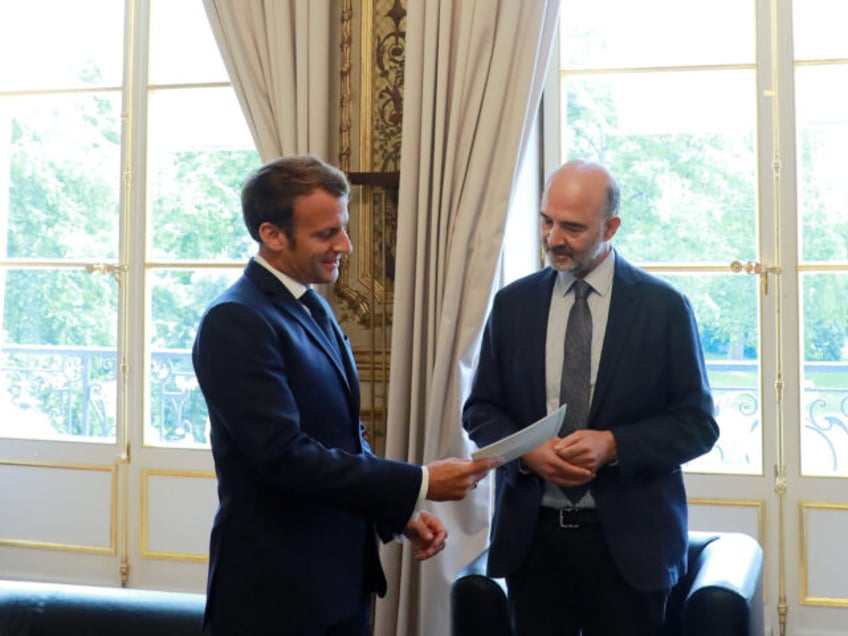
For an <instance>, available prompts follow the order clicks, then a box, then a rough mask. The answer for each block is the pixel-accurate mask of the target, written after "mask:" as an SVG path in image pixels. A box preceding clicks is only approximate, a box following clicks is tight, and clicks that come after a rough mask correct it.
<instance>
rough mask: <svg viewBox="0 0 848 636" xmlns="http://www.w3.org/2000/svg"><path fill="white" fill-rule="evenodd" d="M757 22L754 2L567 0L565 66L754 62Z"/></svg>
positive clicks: (563, 22) (564, 12) (563, 18)
mask: <svg viewBox="0 0 848 636" xmlns="http://www.w3.org/2000/svg"><path fill="white" fill-rule="evenodd" d="M754 20H755V3H754V2H753V0H747V1H740V0H713V1H711V2H695V1H693V0H687V1H681V0H640V1H639V2H622V1H621V0H594V1H593V2H585V0H563V3H562V8H561V10H560V23H561V28H562V36H563V37H562V42H563V45H562V48H561V54H560V55H561V63H560V66H561V67H563V68H567V69H585V68H633V67H646V66H660V65H663V66H664V65H667V64H668V63H669V61H670V60H673V63H674V64H675V65H676V66H692V65H702V64H752V63H753V62H754V58H755V50H754V46H755V37H754V33H755V30H754V29H755V23H754ZM717 34H720V38H721V46H716V36H717Z"/></svg>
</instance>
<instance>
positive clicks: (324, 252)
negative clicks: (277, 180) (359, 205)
mask: <svg viewBox="0 0 848 636" xmlns="http://www.w3.org/2000/svg"><path fill="white" fill-rule="evenodd" d="M347 203H348V202H347V198H344V197H343V198H340V199H339V198H336V197H335V196H333V195H332V194H329V193H328V192H325V191H324V190H315V191H314V192H312V193H311V194H307V195H305V196H302V197H298V198H297V199H295V202H294V224H293V229H292V232H293V238H294V240H289V238H288V237H287V236H285V235H284V236H283V237H282V241H281V245H282V249H281V250H280V251H279V253H278V257H277V259H276V261H277V262H276V264H275V266H276V267H277V268H278V269H280V270H281V271H283V272H285V273H286V274H288V275H289V276H291V277H292V278H294V279H295V280H297V281H300V282H301V283H304V284H320V283H332V282H335V280H336V279H337V278H338V277H339V261H340V259H341V256H342V254H350V253H351V252H352V251H353V245H352V244H351V242H350V238H348V235H347V232H346V230H345V227H346V226H347V222H348V219H349V214H348V210H347Z"/></svg>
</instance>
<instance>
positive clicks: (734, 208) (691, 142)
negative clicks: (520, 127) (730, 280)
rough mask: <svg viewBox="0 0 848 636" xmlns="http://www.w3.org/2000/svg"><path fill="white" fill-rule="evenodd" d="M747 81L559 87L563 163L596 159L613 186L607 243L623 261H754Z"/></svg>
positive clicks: (626, 81) (575, 80)
mask: <svg viewBox="0 0 848 636" xmlns="http://www.w3.org/2000/svg"><path fill="white" fill-rule="evenodd" d="M754 81H755V78H754V73H753V71H704V72H690V73H656V74H641V73H640V74H635V75H604V76H600V77H586V76H575V77H566V78H565V79H564V80H563V83H562V87H561V91H562V103H563V104H564V105H565V106H566V107H565V108H563V109H562V112H563V117H564V121H563V122H562V130H563V131H565V132H564V134H563V148H562V153H563V157H564V158H565V159H572V158H583V159H595V160H597V161H600V162H601V163H603V164H605V165H607V166H608V167H609V168H610V169H611V170H612V173H613V174H614V175H616V177H617V178H618V179H619V182H620V185H621V190H622V202H621V210H622V226H621V230H620V231H619V233H618V234H617V235H616V239H615V240H616V245H618V246H619V247H621V249H622V252H623V253H624V254H627V256H628V258H630V259H631V260H633V261H637V262H640V263H652V262H653V263H689V262H692V261H699V262H715V263H721V264H729V263H730V262H731V261H733V260H734V259H738V258H754V257H755V255H756V254H757V251H756V240H757V237H756V231H757V225H756V214H757V196H756V177H757V175H756V149H755V146H756V135H755V132H754V130H755V113H756V108H755V103H754V99H755V96H756V89H755V83H754ZM644 95H654V96H656V99H652V100H649V101H646V100H645V99H644V97H643V96H644ZM716 228H722V230H723V231H721V232H717V231H716Z"/></svg>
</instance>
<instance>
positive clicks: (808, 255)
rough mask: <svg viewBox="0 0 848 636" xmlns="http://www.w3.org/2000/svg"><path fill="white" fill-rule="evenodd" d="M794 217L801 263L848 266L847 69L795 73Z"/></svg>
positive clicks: (810, 69) (800, 70)
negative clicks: (795, 214) (796, 149)
mask: <svg viewBox="0 0 848 636" xmlns="http://www.w3.org/2000/svg"><path fill="white" fill-rule="evenodd" d="M795 77H796V79H795V92H796V113H797V122H798V123H797V129H798V133H797V134H798V208H799V209H798V216H799V225H800V227H801V257H802V259H803V260H805V261H823V262H833V261H845V260H848V179H846V178H845V162H844V154H845V148H846V146H848V93H846V91H845V90H834V87H838V86H843V87H845V86H848V65H845V66H827V67H804V68H799V69H797V71H796V74H795Z"/></svg>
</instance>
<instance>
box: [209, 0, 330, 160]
mask: <svg viewBox="0 0 848 636" xmlns="http://www.w3.org/2000/svg"><path fill="white" fill-rule="evenodd" d="M331 2H332V0H238V1H237V2H235V1H233V0H203V5H204V7H205V9H206V15H207V16H208V18H209V23H210V25H211V27H212V32H213V33H214V35H215V39H216V41H217V43H218V48H219V49H220V51H221V55H222V57H223V59H224V64H225V65H226V67H227V71H228V73H229V75H230V79H231V81H232V83H233V87H234V88H235V91H236V95H237V96H238V100H239V103H240V104H241V108H242V110H243V111H244V115H245V118H246V119H247V123H248V126H249V127H250V131H251V133H252V135H253V139H254V141H255V142H256V148H257V150H258V151H259V156H260V157H261V158H262V161H263V162H264V161H269V160H271V159H274V158H275V157H279V156H282V155H293V154H304V153H312V154H314V155H316V156H318V157H321V158H322V159H324V160H329V159H330V157H329V153H330V150H331V147H330V145H329V139H330V136H329V135H330V131H331V126H330V112H331V108H330V86H331V82H334V81H337V78H335V77H331V76H330V75H331V73H330V69H331V65H330V55H331V54H332V53H333V52H334V51H335V50H337V47H333V46H331V34H332V33H333V29H332V23H331V12H330V6H331Z"/></svg>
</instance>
